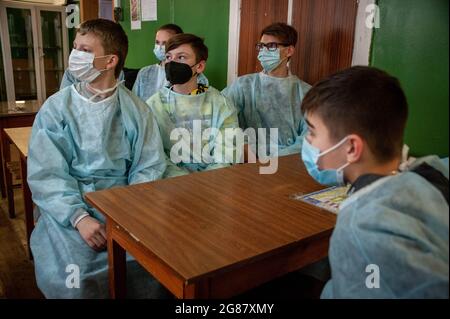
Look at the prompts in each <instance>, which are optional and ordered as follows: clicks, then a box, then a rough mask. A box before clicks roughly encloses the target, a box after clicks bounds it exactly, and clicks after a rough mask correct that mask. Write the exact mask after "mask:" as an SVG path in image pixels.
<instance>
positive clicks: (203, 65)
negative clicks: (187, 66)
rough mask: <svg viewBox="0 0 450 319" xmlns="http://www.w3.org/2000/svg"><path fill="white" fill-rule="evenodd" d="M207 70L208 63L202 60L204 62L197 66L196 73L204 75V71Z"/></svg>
mask: <svg viewBox="0 0 450 319" xmlns="http://www.w3.org/2000/svg"><path fill="white" fill-rule="evenodd" d="M205 68H206V61H205V60H202V61H200V62H199V63H198V64H197V66H196V70H195V71H196V72H197V73H198V74H200V73H203V71H205Z"/></svg>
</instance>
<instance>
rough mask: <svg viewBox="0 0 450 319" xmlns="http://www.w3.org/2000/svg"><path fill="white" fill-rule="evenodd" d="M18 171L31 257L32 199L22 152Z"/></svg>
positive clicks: (25, 160)
mask: <svg viewBox="0 0 450 319" xmlns="http://www.w3.org/2000/svg"><path fill="white" fill-rule="evenodd" d="M20 173H21V175H22V176H21V177H22V192H23V203H24V207H25V228H26V231H27V245H28V256H29V257H30V259H32V258H33V255H32V254H31V249H30V237H31V232H32V231H33V229H34V217H33V200H32V198H31V191H30V187H29V186H28V183H27V158H26V157H25V156H24V155H23V154H21V155H20Z"/></svg>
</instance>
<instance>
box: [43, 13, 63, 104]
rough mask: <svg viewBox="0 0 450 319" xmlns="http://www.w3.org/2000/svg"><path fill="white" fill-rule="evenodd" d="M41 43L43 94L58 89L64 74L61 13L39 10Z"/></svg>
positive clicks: (47, 94)
mask: <svg viewBox="0 0 450 319" xmlns="http://www.w3.org/2000/svg"><path fill="white" fill-rule="evenodd" d="M41 26H42V30H41V31H42V42H43V43H42V44H43V49H44V71H45V90H46V92H45V95H46V97H48V96H50V95H52V94H53V93H55V92H57V91H58V90H59V83H61V80H62V76H63V74H64V63H63V58H64V56H63V46H62V43H63V38H62V26H61V13H59V12H54V11H41Z"/></svg>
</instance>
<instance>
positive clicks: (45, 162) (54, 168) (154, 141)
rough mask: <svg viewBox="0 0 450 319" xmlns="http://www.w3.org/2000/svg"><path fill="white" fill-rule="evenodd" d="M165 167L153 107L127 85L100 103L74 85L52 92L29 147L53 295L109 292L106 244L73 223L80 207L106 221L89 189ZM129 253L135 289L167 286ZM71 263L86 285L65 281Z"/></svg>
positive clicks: (40, 274)
mask: <svg viewBox="0 0 450 319" xmlns="http://www.w3.org/2000/svg"><path fill="white" fill-rule="evenodd" d="M165 167H166V165H165V159H164V153H163V148H162V143H161V137H160V134H159V130H158V126H157V124H156V122H155V120H154V118H153V116H152V114H151V112H150V111H149V109H148V107H147V106H146V105H145V103H143V102H142V101H141V100H139V99H138V98H137V97H136V96H135V95H134V94H132V93H131V92H130V91H129V90H127V89H126V88H125V87H124V86H123V85H119V87H118V88H117V90H116V91H115V93H114V94H113V95H112V96H111V97H109V98H106V99H104V100H103V101H101V102H99V103H91V102H89V101H88V100H87V99H86V98H85V97H83V96H81V95H80V94H79V93H78V91H77V89H76V88H75V86H74V85H72V86H70V87H67V88H65V89H63V90H61V91H59V92H58V93H56V94H54V95H52V96H51V97H49V98H48V99H47V101H46V102H45V103H44V105H43V106H42V108H41V110H40V111H39V113H38V114H37V116H36V120H35V122H34V124H33V129H32V134H31V138H30V143H29V154H28V183H29V186H30V189H31V191H32V195H33V201H34V203H35V204H36V205H37V207H38V209H39V212H40V217H39V219H38V221H37V224H36V227H35V229H34V231H33V233H32V236H31V250H32V253H33V257H34V262H35V272H36V280H37V284H38V286H39V288H40V289H41V291H42V292H43V293H44V295H45V296H46V297H47V298H105V297H108V276H107V275H108V272H107V266H108V262H107V252H106V251H103V252H96V251H94V250H93V249H91V248H90V247H89V246H88V245H87V244H86V242H85V241H84V240H83V239H82V237H81V236H80V234H79V233H78V231H77V230H76V229H75V228H74V227H73V222H74V221H75V218H76V217H77V216H78V215H79V214H80V211H87V212H88V213H89V214H90V215H91V216H92V217H94V218H96V219H98V220H99V221H101V222H104V217H103V215H101V214H100V213H99V212H98V211H97V210H95V209H94V208H92V207H91V206H90V205H89V204H88V203H86V201H85V200H84V198H83V195H84V194H85V193H87V192H91V191H97V190H102V189H107V188H111V187H117V186H124V185H129V184H137V183H142V182H149V181H154V180H156V179H159V178H160V177H161V176H162V175H163V173H164V171H165ZM127 260H128V274H127V277H128V292H129V296H130V297H158V296H159V293H160V292H161V291H163V290H162V288H161V286H160V285H159V284H158V283H157V282H156V281H155V280H154V279H152V278H151V277H150V276H149V275H148V274H147V273H146V272H145V271H144V270H143V269H142V268H141V267H140V266H139V265H138V264H137V263H136V262H135V261H134V260H132V259H131V258H130V257H127ZM71 265H76V266H77V267H78V268H79V271H80V288H68V287H67V286H66V280H67V278H68V276H69V274H70V273H68V272H66V270H70V269H71V268H70V267H72V266H71ZM67 267H68V268H67ZM160 289H161V290H160Z"/></svg>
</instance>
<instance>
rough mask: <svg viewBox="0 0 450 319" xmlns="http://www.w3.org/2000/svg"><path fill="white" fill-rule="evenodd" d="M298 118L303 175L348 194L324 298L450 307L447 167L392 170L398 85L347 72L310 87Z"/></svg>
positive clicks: (356, 70) (403, 109)
mask: <svg viewBox="0 0 450 319" xmlns="http://www.w3.org/2000/svg"><path fill="white" fill-rule="evenodd" d="M302 111H303V112H304V114H305V117H306V122H307V124H308V134H307V135H306V137H305V141H304V144H303V147H302V158H303V161H304V163H305V165H306V168H307V169H308V172H309V173H310V174H311V176H312V177H313V178H314V179H316V180H317V181H318V182H319V183H322V184H338V183H339V184H342V183H344V182H347V183H350V184H351V185H352V187H351V189H350V191H349V195H350V196H349V197H348V198H347V199H346V200H345V201H344V202H343V203H342V204H341V206H340V210H339V214H338V218H337V224H336V227H335V229H334V232H333V234H332V237H331V241H330V249H329V262H330V267H331V280H330V281H329V282H328V283H327V285H326V286H325V289H324V290H323V292H322V298H448V275H449V271H448V270H449V264H448V251H449V247H448V236H449V234H448V229H449V214H448V209H449V207H448V200H449V184H448V175H449V172H448V167H447V166H445V164H444V163H442V162H441V160H440V159H439V158H438V157H437V156H427V157H424V158H420V159H416V160H415V161H413V162H410V163H408V165H402V166H400V163H401V161H402V146H403V134H404V130H405V125H406V120H407V116H408V105H407V101H406V97H405V95H404V93H403V91H402V88H401V87H400V84H399V82H398V80H397V79H396V78H394V77H392V76H390V75H388V74H387V73H385V72H383V71H380V70H377V69H374V68H369V67H353V68H350V69H348V70H344V71H341V72H339V73H336V74H334V75H332V76H330V77H328V78H326V79H324V80H322V81H320V82H319V83H317V84H316V85H314V87H313V88H312V89H311V90H310V91H309V92H308V94H307V95H306V97H305V99H304V100H303V104H302Z"/></svg>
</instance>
